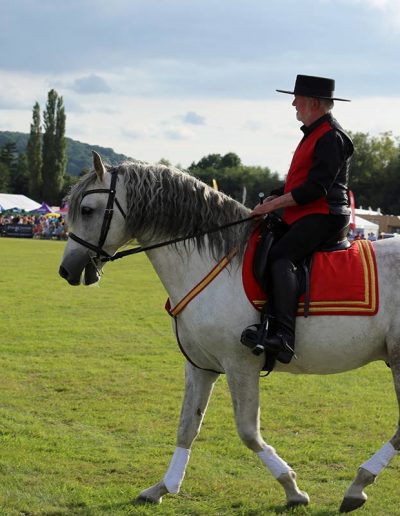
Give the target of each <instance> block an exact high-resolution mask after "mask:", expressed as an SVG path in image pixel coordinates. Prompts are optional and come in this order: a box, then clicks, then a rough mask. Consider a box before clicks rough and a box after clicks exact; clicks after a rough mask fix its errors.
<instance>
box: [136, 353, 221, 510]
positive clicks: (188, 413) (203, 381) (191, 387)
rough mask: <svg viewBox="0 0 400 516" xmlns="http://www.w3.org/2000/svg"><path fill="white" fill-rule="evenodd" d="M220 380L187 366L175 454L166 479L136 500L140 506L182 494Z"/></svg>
mask: <svg viewBox="0 0 400 516" xmlns="http://www.w3.org/2000/svg"><path fill="white" fill-rule="evenodd" d="M218 376H219V375H218V374H217V373H212V372H210V371H204V370H202V369H198V368H196V367H194V366H192V364H190V363H189V362H186V369H185V394H184V398H183V404H182V411H181V416H180V422H179V427H178V434H177V442H176V448H175V451H174V454H173V456H172V459H171V462H170V464H169V468H168V470H167V472H166V474H165V475H164V478H163V479H162V480H161V481H160V482H158V483H157V484H155V485H153V486H151V487H149V488H148V489H145V490H144V491H142V492H141V493H140V495H139V497H138V498H137V500H136V501H137V502H138V503H146V502H150V503H155V504H159V503H161V501H162V497H163V496H164V495H165V494H168V493H172V494H176V493H178V492H179V490H180V487H181V484H182V481H183V478H184V476H185V471H186V466H187V464H188V462H189V457H190V449H191V446H192V443H193V441H194V440H195V439H196V437H197V435H198V434H199V431H200V427H201V423H202V422H203V418H204V415H205V413H206V410H207V406H208V401H209V399H210V396H211V393H212V390H213V388H214V384H215V381H216V380H217V378H218Z"/></svg>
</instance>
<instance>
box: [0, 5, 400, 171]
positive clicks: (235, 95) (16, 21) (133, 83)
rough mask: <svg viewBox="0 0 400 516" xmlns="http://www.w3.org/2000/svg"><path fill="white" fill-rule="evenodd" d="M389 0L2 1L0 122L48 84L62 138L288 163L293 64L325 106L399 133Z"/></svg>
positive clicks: (3, 125)
mask: <svg viewBox="0 0 400 516" xmlns="http://www.w3.org/2000/svg"><path fill="white" fill-rule="evenodd" d="M399 55H400V0H301V1H299V0H240V1H239V0H201V1H200V0H112V1H110V0H68V1H67V2H66V1H65V0H12V1H10V0H0V130H8V131H20V132H25V133H27V132H29V129H30V124H31V121H32V108H33V105H34V103H35V102H36V101H37V102H39V104H40V106H41V109H42V111H43V110H44V108H45V104H46V99H47V93H48V91H49V90H50V89H52V88H54V89H56V91H57V92H58V93H59V95H62V97H63V99H64V104H65V109H66V114H67V125H66V136H68V137H70V138H73V139H76V140H79V141H81V142H85V143H89V144H93V145H101V146H104V147H111V148H113V149H114V150H115V151H116V152H118V153H123V154H125V155H127V156H130V157H133V158H135V159H140V160H144V161H148V162H157V161H159V160H160V159H161V158H163V159H167V160H168V161H170V162H171V163H172V164H174V165H180V166H181V167H183V168H185V167H188V166H189V165H190V164H191V163H192V162H197V161H199V160H200V159H201V158H202V157H203V156H206V155H208V154H211V153H219V154H222V155H223V154H225V153H227V152H235V153H236V154H238V155H239V157H240V158H241V160H242V162H243V163H244V164H245V165H259V166H263V167H269V168H270V169H271V170H272V171H274V172H278V173H279V174H280V175H281V176H284V174H285V173H286V172H287V169H288V167H289V164H290V160H291V157H292V154H293V151H294V149H295V147H296V145H297V143H298V141H299V139H300V137H301V132H300V130H299V127H300V123H299V122H298V121H297V120H296V117H295V110H294V108H293V107H292V106H291V102H292V100H293V97H292V95H287V94H282V93H277V92H276V91H275V90H276V89H284V90H289V91H292V90H293V87H294V82H295V79H296V75H297V74H306V75H317V76H323V77H329V78H333V79H335V81H336V91H335V94H336V96H338V97H342V98H348V99H351V100H352V102H351V103H348V102H336V103H335V108H334V112H333V114H334V116H335V117H336V118H337V119H338V120H339V122H340V123H341V125H342V126H343V127H344V128H345V129H347V130H349V131H353V132H364V133H369V134H370V135H372V136H375V135H379V134H380V133H382V132H386V131H392V133H393V135H395V136H400V66H399Z"/></svg>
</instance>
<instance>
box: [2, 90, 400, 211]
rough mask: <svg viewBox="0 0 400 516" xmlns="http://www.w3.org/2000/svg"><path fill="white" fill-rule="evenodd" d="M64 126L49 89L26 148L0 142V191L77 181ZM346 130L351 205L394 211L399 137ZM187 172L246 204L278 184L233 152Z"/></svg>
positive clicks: (52, 194)
mask: <svg viewBox="0 0 400 516" xmlns="http://www.w3.org/2000/svg"><path fill="white" fill-rule="evenodd" d="M65 125H66V115H65V109H64V104H63V99H62V97H60V96H59V95H58V93H57V92H56V91H55V90H51V91H49V93H48V98H47V104H46V108H45V110H44V112H43V130H42V121H41V112H40V106H39V104H38V102H36V103H35V105H34V107H33V116H32V124H31V128H30V134H29V138H28V144H27V146H26V150H25V151H23V150H22V151H21V149H20V150H19V151H18V150H17V146H16V143H15V142H12V141H9V142H7V143H5V144H4V145H3V146H2V147H0V191H1V192H4V193H17V194H24V195H27V196H29V197H32V198H33V199H35V200H38V201H41V200H44V201H46V202H47V203H49V204H54V205H59V204H60V203H61V201H62V199H63V198H64V196H65V195H66V193H67V192H68V190H69V188H70V186H71V184H73V182H74V181H76V180H77V177H76V176H71V175H69V174H67V173H66V165H67V153H66V138H65ZM350 135H351V137H352V139H353V142H354V147H355V153H354V157H353V160H352V165H351V169H350V181H349V186H350V189H351V190H352V191H353V193H354V197H355V200H356V205H357V206H360V205H361V206H363V207H365V208H368V207H372V208H373V209H377V208H380V209H381V211H382V213H385V214H393V215H397V214H399V215H400V138H399V137H396V136H393V134H392V133H391V132H385V133H382V134H380V135H379V136H370V135H369V134H368V133H362V132H355V133H350ZM96 149H97V150H99V152H101V149H100V148H98V147H96ZM108 150H110V149H108ZM115 156H117V155H115ZM119 156H122V155H119ZM110 161H111V160H110ZM160 161H161V162H163V163H165V164H169V163H168V162H166V160H160ZM85 171H86V170H83V171H82V172H85ZM187 172H188V173H189V174H192V175H194V176H196V177H198V178H199V179H200V180H202V181H204V182H205V183H207V184H209V185H212V184H216V185H217V187H218V189H219V190H221V191H223V192H225V193H226V194H227V195H230V196H231V197H233V198H234V199H236V200H238V201H240V202H243V203H245V204H246V205H247V206H249V207H253V206H254V205H255V204H256V203H257V202H258V194H259V192H264V193H265V194H268V193H269V192H270V191H271V190H272V189H274V188H276V187H277V186H279V185H281V184H282V183H283V180H282V179H281V178H280V177H279V175H278V174H277V173H276V172H272V171H271V169H270V168H268V167H261V166H247V165H244V164H243V163H242V162H241V159H240V157H239V156H238V155H237V154H235V153H234V152H230V153H227V154H225V155H221V154H209V155H207V156H204V157H203V158H201V159H200V160H199V161H198V162H193V163H192V164H191V165H190V166H189V167H188V169H187Z"/></svg>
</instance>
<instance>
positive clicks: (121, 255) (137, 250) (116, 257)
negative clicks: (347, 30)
mask: <svg viewBox="0 0 400 516" xmlns="http://www.w3.org/2000/svg"><path fill="white" fill-rule="evenodd" d="M255 218H256V217H255V216H254V215H251V216H250V217H246V218H245V219H239V220H235V221H233V222H228V223H227V224H223V225H222V226H217V227H215V228H211V229H208V230H207V231H202V232H199V233H193V234H192V235H187V236H185V237H179V238H174V239H173V240H168V241H166V242H159V243H157V244H151V245H148V246H138V247H134V248H133V249H127V250H126V251H119V252H118V253H115V254H114V255H113V256H110V255H108V254H107V253H105V252H104V251H103V252H102V254H103V256H105V258H102V259H101V261H102V262H113V261H115V260H119V259H120V258H124V257H125V256H130V255H131V254H138V253H144V252H146V251H151V250H153V249H158V248H160V247H165V246H167V245H173V244H178V243H179V242H183V241H185V240H191V239H193V238H199V237H201V236H204V235H208V234H209V233H216V232H217V231H221V230H223V229H226V228H229V227H231V226H236V225H237V224H242V223H244V222H250V221H251V220H254V219H255ZM70 236H71V235H70ZM74 236H75V235H74ZM73 240H74V239H73ZM93 247H95V246H93ZM94 250H97V249H94Z"/></svg>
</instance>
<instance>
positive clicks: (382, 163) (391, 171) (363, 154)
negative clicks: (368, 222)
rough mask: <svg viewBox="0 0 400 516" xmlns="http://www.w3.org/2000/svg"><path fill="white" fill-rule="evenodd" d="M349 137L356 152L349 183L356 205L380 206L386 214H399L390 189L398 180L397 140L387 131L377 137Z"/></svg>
mask: <svg viewBox="0 0 400 516" xmlns="http://www.w3.org/2000/svg"><path fill="white" fill-rule="evenodd" d="M351 137H352V140H353V143H354V148H355V151H354V156H353V159H352V163H351V168H350V181H349V186H350V189H351V190H352V191H353V193H354V197H355V200H356V205H357V206H364V207H369V206H371V207H373V208H378V207H379V208H381V209H382V211H383V212H385V213H400V198H398V201H397V202H394V199H393V191H394V189H395V188H396V185H397V184H398V183H399V180H400V170H399V169H398V161H399V142H398V140H397V139H396V138H394V137H393V136H392V134H391V133H390V132H386V133H382V134H381V135H379V136H370V135H369V134H368V133H353V134H351ZM396 163H397V166H396ZM389 198H390V199H392V200H391V201H389ZM396 206H397V207H396ZM392 210H395V211H392Z"/></svg>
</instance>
